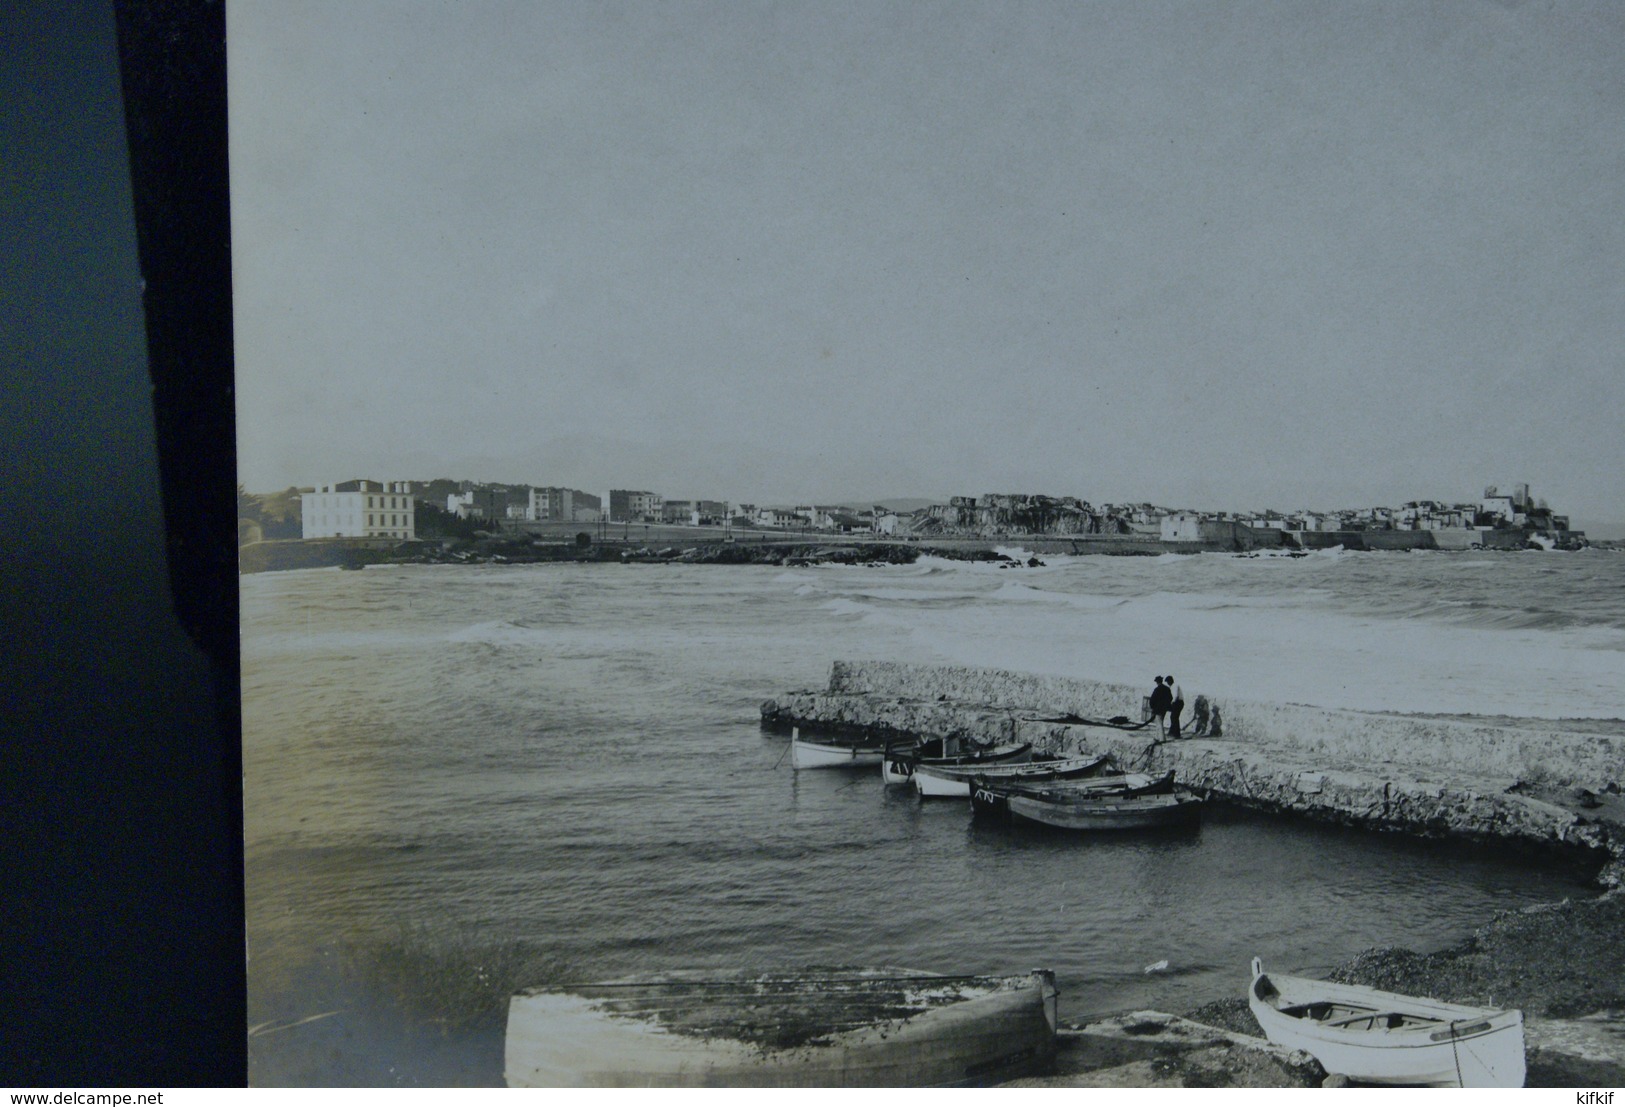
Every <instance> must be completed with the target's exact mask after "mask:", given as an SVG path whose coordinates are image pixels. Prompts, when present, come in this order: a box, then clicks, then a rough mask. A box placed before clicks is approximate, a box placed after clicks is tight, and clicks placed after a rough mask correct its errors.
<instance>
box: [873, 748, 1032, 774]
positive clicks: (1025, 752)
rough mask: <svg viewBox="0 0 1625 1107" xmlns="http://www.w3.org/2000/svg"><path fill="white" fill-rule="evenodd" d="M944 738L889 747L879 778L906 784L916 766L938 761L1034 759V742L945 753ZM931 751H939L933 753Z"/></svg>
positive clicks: (982, 762) (977, 762) (989, 762)
mask: <svg viewBox="0 0 1625 1107" xmlns="http://www.w3.org/2000/svg"><path fill="white" fill-rule="evenodd" d="M942 749H943V742H942V740H941V739H940V738H934V739H932V740H931V741H929V742H921V743H917V744H914V745H911V746H908V747H905V748H903V749H901V750H899V749H896V748H888V749H887V750H886V756H885V757H884V758H883V759H882V760H881V762H880V778H881V780H883V781H885V782H886V783H887V784H907V783H908V782H909V781H910V780H911V779H913V777H914V769H915V768H916V767H917V766H919V765H936V766H949V767H955V768H958V767H966V766H976V765H1010V764H1016V763H1019V762H1024V761H1028V760H1031V758H1032V752H1033V745H1032V743H1031V742H1022V743H1020V744H1019V745H1018V744H1009V745H1003V746H991V747H989V748H986V749H978V750H970V751H968V752H965V753H957V754H949V755H944V754H942V753H941V752H940V751H941V750H942ZM932 751H937V752H935V753H933V752H932Z"/></svg>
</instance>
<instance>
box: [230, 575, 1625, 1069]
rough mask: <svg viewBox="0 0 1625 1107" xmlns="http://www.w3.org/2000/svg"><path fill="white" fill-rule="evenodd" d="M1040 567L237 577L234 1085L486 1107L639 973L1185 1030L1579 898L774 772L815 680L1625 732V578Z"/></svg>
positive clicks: (1490, 869) (1326, 838)
mask: <svg viewBox="0 0 1625 1107" xmlns="http://www.w3.org/2000/svg"><path fill="white" fill-rule="evenodd" d="M1046 560H1047V561H1048V564H1047V565H1045V566H1043V567H1041V568H1031V569H1029V568H1022V569H998V568H996V567H994V566H992V565H972V564H965V563H951V562H943V561H935V560H929V559H928V560H925V561H922V562H921V563H919V564H916V565H912V566H891V567H876V568H864V567H830V568H817V569H785V568H773V567H721V566H681V565H629V566H621V565H598V564H594V565H573V564H560V565H535V566H478V567H476V566H462V567H429V566H423V567H402V568H390V569H370V570H368V571H366V572H364V573H345V572H338V571H310V572H294V573H275V574H263V575H258V576H251V577H245V578H243V580H242V593H243V605H242V620H243V670H244V766H245V776H246V783H245V789H246V811H245V834H246V848H247V879H248V920H249V927H248V945H249V955H250V961H249V976H250V1022H251V1024H253V1026H254V1030H253V1034H252V1037H251V1058H252V1069H251V1079H253V1080H254V1082H256V1083H262V1084H278V1083H329V1084H334V1083H339V1084H342V1083H352V1082H360V1083H372V1084H390V1083H397V1082H398V1083H407V1084H411V1083H425V1084H449V1083H500V1081H501V1028H502V1013H503V997H505V996H506V995H507V994H508V993H509V992H511V991H513V990H514V989H516V988H518V987H522V986H525V985H529V984H536V983H543V982H547V981H562V980H569V979H582V978H590V977H601V976H606V975H618V974H623V973H629V972H637V971H649V970H659V969H673V968H691V967H706V966H714V967H718V968H721V967H732V966H737V965H760V966H763V967H767V966H775V965H786V964H820V963H821V964H896V965H904V966H910V967H916V968H924V969H933V970H939V971H943V972H955V973H958V972H1019V971H1024V970H1025V969H1027V968H1030V967H1033V966H1045V967H1049V968H1053V969H1055V970H1056V972H1057V973H1058V975H1059V978H1060V983H1061V987H1062V992H1063V997H1062V1005H1063V1015H1064V1016H1073V1017H1075V1016H1080V1015H1083V1014H1086V1013H1090V1012H1099V1011H1107V1010H1122V1009H1127V1008H1133V1007H1141V1006H1154V1007H1161V1008H1164V1009H1175V1010H1180V1009H1186V1008H1188V1007H1191V1006H1194V1005H1196V1004H1199V1003H1202V1002H1205V1001H1207V1000H1210V999H1218V998H1225V997H1230V996H1236V995H1240V994H1241V990H1242V989H1243V988H1244V986H1245V973H1246V966H1247V961H1248V958H1250V957H1251V956H1252V955H1253V954H1255V953H1257V954H1259V955H1261V956H1263V957H1264V958H1265V959H1266V961H1267V962H1268V963H1272V964H1277V965H1279V966H1280V967H1282V968H1283V969H1290V970H1294V971H1304V972H1308V973H1311V974H1312V973H1316V972H1321V971H1324V970H1325V969H1327V968H1330V967H1331V966H1332V965H1334V964H1336V963H1337V962H1339V961H1341V960H1343V959H1345V958H1347V957H1348V956H1350V955H1351V954H1353V953H1355V952H1358V951H1359V950H1361V949H1364V948H1367V947H1369V946H1372V945H1390V944H1394V945H1405V946H1410V947H1411V948H1416V949H1433V948H1438V947H1440V946H1442V945H1445V944H1449V943H1450V942H1452V941H1454V940H1457V939H1459V938H1460V937H1462V936H1464V935H1465V934H1466V933H1468V932H1469V931H1470V930H1471V929H1472V928H1473V927H1474V926H1476V925H1478V924H1479V923H1481V922H1483V921H1484V920H1485V919H1486V918H1487V917H1488V916H1489V915H1490V914H1491V913H1493V912H1494V911H1495V910H1498V909H1501V908H1506V907H1514V906H1517V905H1520V904H1526V903H1534V902H1540V901H1545V900H1551V899H1556V898H1561V897H1562V896H1564V895H1573V894H1586V889H1585V887H1584V885H1583V879H1584V877H1585V876H1586V875H1588V874H1586V873H1583V872H1576V871H1562V870H1561V869H1553V868H1552V867H1550V866H1536V865H1528V864H1520V863H1518V862H1516V861H1513V860H1509V859H1506V858H1503V857H1498V856H1492V855H1490V854H1488V853H1486V852H1482V851H1473V850H1466V849H1456V848H1446V847H1440V846H1438V845H1437V844H1423V843H1416V842H1409V841H1401V840H1398V839H1393V838H1387V837H1381V836H1376V835H1371V834H1362V833H1355V832H1346V831H1340V830H1335V829H1330V828H1320V827H1313V826H1304V825H1299V824H1295V823H1290V822H1284V821H1277V820H1267V819H1260V818H1256V817H1250V816H1244V815H1240V814H1235V813H1230V814H1227V813H1224V812H1222V811H1221V812H1216V813H1214V814H1213V815H1212V817H1209V818H1207V819H1205V820H1204V822H1203V824H1202V825H1201V827H1200V828H1199V829H1198V830H1195V831H1193V832H1189V833H1183V834H1176V835H1171V836H1170V835H1151V836H1130V837H1125V838H1122V839H1109V838H1100V839H1096V838H1088V839H1078V838H1072V837H1064V836H1062V837H1056V836H1053V835H1043V834H1032V833H1019V832H1014V831H1012V830H1010V829H1008V828H1003V827H996V826H984V825H978V824H976V823H974V822H973V821H972V820H971V818H970V815H969V811H968V809H967V807H966V806H965V805H962V804H960V803H955V802H933V803H930V804H923V805H922V804H921V803H919V802H918V801H917V800H915V799H914V797H913V794H912V793H911V792H909V791H906V790H902V789H887V788H885V787H884V786H883V785H882V784H881V783H880V781H879V778H878V772H877V771H876V772H862V773H857V772H850V771H844V770H834V771H828V770H826V771H809V772H801V773H796V772H793V771H792V770H791V769H790V768H789V765H788V760H787V758H786V757H785V756H784V754H785V747H786V741H785V739H784V738H783V737H781V736H775V735H770V734H765V733H764V732H762V731H761V730H760V728H759V727H758V724H757V718H758V715H757V709H758V705H759V704H760V702H761V700H763V699H764V698H766V697H768V696H771V695H774V694H776V693H779V692H782V691H787V690H791V689H799V688H809V687H816V686H821V685H822V684H823V683H824V681H825V679H826V678H827V675H828V670H829V663H830V662H831V661H832V660H835V659H838V658H890V659H898V660H909V661H921V662H941V663H956V664H974V665H989V666H997V667H1002V668H1012V669H1021V670H1028V671H1035V672H1046V673H1062V674H1067V675H1075V676H1081V677H1087V678H1093V679H1103V680H1122V681H1128V682H1132V683H1135V684H1144V685H1146V686H1147V687H1149V684H1150V678H1151V675H1152V674H1154V673H1167V672H1172V673H1174V674H1176V675H1177V676H1178V677H1179V679H1180V682H1181V683H1182V684H1183V686H1184V688H1185V691H1186V695H1187V698H1188V699H1193V698H1194V696H1195V694H1197V693H1201V692H1205V693H1207V694H1209V695H1211V696H1215V697H1217V698H1219V699H1220V700H1221V701H1222V700H1223V699H1224V698H1225V697H1235V698H1241V699H1273V700H1286V701H1293V702H1300V703H1311V704H1318V705H1323V706H1328V707H1342V706H1346V707H1357V708H1367V709H1378V710H1395V711H1446V712H1475V713H1486V714H1510V715H1527V716H1542V717H1560V716H1584V717H1590V718H1601V719H1617V718H1619V717H1620V716H1621V715H1625V707H1622V705H1621V703H1620V702H1619V701H1620V697H1621V691H1620V690H1621V689H1622V688H1625V556H1619V555H1615V554H1610V553H1606V552H1599V551H1593V552H1587V553H1582V554H1574V555H1563V554H1504V555H1489V554H1486V555H1478V554H1463V555H1441V554H1415V555H1404V554H1322V555H1314V556H1310V557H1305V558H1297V559H1288V558H1268V557H1259V558H1238V557H1225V556H1211V555H1201V556H1195V557H1165V558H1112V557H1086V558H1077V559H1069V558H1047V559H1046ZM1163 959H1166V960H1167V961H1168V962H1169V966H1170V967H1169V970H1168V971H1167V972H1166V973H1158V974H1149V975H1148V974H1146V973H1145V972H1143V968H1144V966H1146V965H1148V964H1150V963H1152V962H1155V961H1159V960H1163ZM313 1016H319V1017H313ZM300 1020H309V1021H303V1022H301V1021H300ZM295 1024H297V1025H295Z"/></svg>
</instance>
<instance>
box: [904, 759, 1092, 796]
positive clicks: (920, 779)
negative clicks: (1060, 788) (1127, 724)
mask: <svg viewBox="0 0 1625 1107" xmlns="http://www.w3.org/2000/svg"><path fill="white" fill-rule="evenodd" d="M1111 768H1112V760H1111V758H1110V757H1109V756H1106V755H1103V754H1088V755H1085V756H1081V757H1053V756H1050V757H1044V758H1039V757H1034V758H1033V759H1032V760H1030V761H1022V762H1017V763H1013V764H1003V765H967V766H957V765H927V764H920V765H916V766H915V767H914V775H913V780H914V788H915V790H916V791H918V792H919V793H920V795H921V796H922V797H924V798H937V797H947V798H957V799H964V798H965V797H967V796H969V795H970V789H971V780H972V779H973V778H975V777H983V776H985V777H987V778H988V779H990V780H1013V781H1041V780H1070V779H1077V778H1080V777H1086V776H1091V775H1097V774H1100V773H1103V772H1107V771H1110V769H1111Z"/></svg>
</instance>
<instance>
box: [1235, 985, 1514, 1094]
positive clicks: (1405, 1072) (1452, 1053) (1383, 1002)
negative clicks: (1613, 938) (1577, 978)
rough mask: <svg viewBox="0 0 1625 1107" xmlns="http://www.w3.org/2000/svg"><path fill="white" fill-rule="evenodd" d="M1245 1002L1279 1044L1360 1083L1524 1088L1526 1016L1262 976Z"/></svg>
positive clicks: (1349, 987) (1360, 989) (1273, 1040)
mask: <svg viewBox="0 0 1625 1107" xmlns="http://www.w3.org/2000/svg"><path fill="white" fill-rule="evenodd" d="M1247 1005H1248V1006H1249V1007H1251V1008H1252V1012H1253V1017H1254V1018H1256V1019H1257V1020H1258V1024H1259V1025H1260V1026H1262V1027H1263V1028H1264V1033H1265V1035H1266V1036H1267V1037H1268V1038H1269V1040H1270V1041H1272V1042H1274V1043H1275V1044H1276V1045H1280V1046H1286V1047H1287V1048H1289V1049H1301V1050H1303V1051H1305V1052H1306V1053H1309V1054H1311V1055H1312V1056H1313V1057H1314V1058H1315V1060H1317V1061H1319V1062H1320V1064H1321V1067H1322V1068H1324V1069H1325V1070H1326V1071H1327V1072H1329V1073H1336V1074H1340V1075H1343V1076H1346V1077H1348V1078H1349V1079H1350V1080H1354V1081H1357V1082H1359V1083H1362V1084H1425V1085H1429V1086H1432V1087H1442V1088H1521V1087H1523V1079H1524V1056H1523V1014H1522V1012H1520V1011H1516V1010H1504V1011H1503V1010H1495V1009H1492V1008H1487V1007H1464V1006H1461V1005H1459V1004H1455V1003H1441V1002H1440V1001H1438V1000H1436V999H1418V998H1416V997H1414V996H1402V995H1396V994H1395V993H1393V992H1380V991H1378V990H1377V989H1375V988H1365V987H1361V986H1360V985H1357V984H1333V983H1329V982H1327V981H1324V980H1310V979H1306V978H1304V977H1299V976H1281V975H1278V974H1274V973H1271V974H1268V975H1266V974H1265V973H1264V966H1263V963H1262V962H1261V961H1260V960H1259V959H1258V958H1257V957H1254V958H1253V982H1252V986H1251V987H1250V988H1248V990H1247Z"/></svg>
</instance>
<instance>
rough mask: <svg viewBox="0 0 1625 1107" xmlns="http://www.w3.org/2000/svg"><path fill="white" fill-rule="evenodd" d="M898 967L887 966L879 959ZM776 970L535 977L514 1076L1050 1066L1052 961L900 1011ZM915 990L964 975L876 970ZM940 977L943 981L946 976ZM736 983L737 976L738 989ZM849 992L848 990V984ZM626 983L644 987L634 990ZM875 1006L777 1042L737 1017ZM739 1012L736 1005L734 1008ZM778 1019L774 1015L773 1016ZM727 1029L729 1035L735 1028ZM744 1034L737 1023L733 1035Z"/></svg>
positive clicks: (613, 1078) (908, 1074) (672, 1078)
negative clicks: (851, 1021) (727, 974)
mask: <svg viewBox="0 0 1625 1107" xmlns="http://www.w3.org/2000/svg"><path fill="white" fill-rule="evenodd" d="M886 971H888V972H895V971H896V970H886ZM853 979H854V978H852V977H850V976H845V977H837V976H827V975H826V976H800V977H798V976H783V977H778V978H766V977H757V978H748V977H746V976H744V975H743V974H741V975H740V976H738V977H734V978H731V979H724V980H717V981H705V982H698V983H695V982H690V981H683V980H673V979H670V978H667V979H665V980H661V981H646V982H624V983H611V984H603V985H586V986H577V987H575V988H573V989H560V990H550V989H532V990H531V991H528V992H524V993H521V994H520V995H517V996H515V997H513V999H512V1000H511V1001H510V1003H509V1009H508V1030H507V1038H506V1058H505V1075H506V1078H507V1082H508V1085H509V1086H510V1087H830V1088H835V1087H921V1086H935V1085H972V1084H985V1083H992V1082H995V1081H999V1080H1005V1079H1010V1078H1012V1077H1014V1076H1019V1075H1026V1074H1032V1073H1041V1072H1044V1071H1047V1070H1048V1068H1049V1067H1050V1066H1052V1065H1053V1063H1054V1055H1055V996H1056V993H1055V987H1054V978H1053V975H1052V974H1050V973H1048V972H1035V973H1033V974H1031V975H1030V976H1026V977H1016V978H976V979H978V980H979V981H981V982H982V983H979V984H978V985H977V986H976V987H974V988H969V989H966V991H967V994H966V996H965V998H963V999H956V1000H953V1001H951V1002H946V1003H945V1004H943V1005H940V1006H934V1007H929V1008H928V1009H923V1010H919V1011H917V1012H913V1013H906V1014H904V1015H903V1017H900V1018H899V1017H889V1016H895V1015H897V1014H898V1011H897V1010H896V1009H895V1008H891V1007H888V1006H887V1004H886V1003H880V1004H879V1006H878V1007H877V1006H876V1005H875V1003H873V1002H870V998H871V997H868V996H866V995H864V994H863V989H864V988H867V987H869V982H872V981H874V980H875V979H876V978H875V977H873V976H869V975H865V976H862V977H859V978H858V979H859V980H860V981H863V983H859V984H856V985H854V984H853ZM883 979H886V980H891V981H894V982H895V984H897V985H900V986H901V987H902V988H903V989H904V990H905V991H906V990H910V989H912V990H913V992H914V993H915V994H917V993H918V992H919V991H921V990H930V989H932V988H938V987H952V988H963V985H962V984H961V983H960V981H963V980H968V979H971V978H949V977H935V976H932V975H931V974H926V973H914V974H907V975H906V976H904V977H902V978H896V977H885V978H883ZM944 982H949V983H944ZM741 988H743V989H744V990H743V991H741ZM854 988H856V989H857V992H856V993H855V994H854V992H853V989H854ZM633 990H639V991H638V994H636V995H634V994H633ZM866 1004H867V1007H868V1008H872V1009H874V1010H875V1011H877V1012H878V1013H879V1015H880V1017H879V1018H877V1019H876V1020H875V1021H874V1022H872V1023H871V1024H869V1025H861V1026H855V1027H847V1028H838V1029H834V1030H832V1031H831V1032H829V1033H825V1034H816V1035H814V1036H813V1037H810V1038H804V1039H801V1040H794V1041H788V1042H783V1043H776V1042H771V1041H763V1040H750V1038H749V1036H748V1033H745V1032H742V1031H740V1030H739V1021H738V1019H739V1018H743V1019H745V1020H751V1019H754V1020H758V1024H760V1025H765V1023H762V1022H761V1020H768V1021H769V1022H771V1023H772V1026H773V1028H774V1033H776V1034H777V1033H781V1032H782V1027H783V1026H784V1025H786V1022H785V1020H788V1021H789V1023H790V1024H793V1023H794V1020H795V1018H797V1017H804V1016H805V1014H806V1012H808V1011H812V1012H815V1015H814V1016H813V1017H814V1018H818V1017H826V1018H827V1017H828V1016H829V1014H830V1012H831V1011H832V1010H837V1011H840V1012H842V1013H843V1014H844V1013H850V1012H848V1011H847V1008H855V1009H856V1010H857V1012H858V1013H859V1014H860V1016H861V1015H862V1014H863V1012H864V1011H865V1010H866ZM735 1016H738V1018H736V1017H735ZM772 1020H779V1021H772ZM730 1035H734V1036H730ZM741 1035H742V1036H741Z"/></svg>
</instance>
